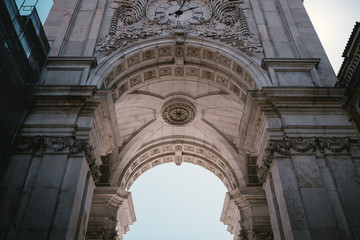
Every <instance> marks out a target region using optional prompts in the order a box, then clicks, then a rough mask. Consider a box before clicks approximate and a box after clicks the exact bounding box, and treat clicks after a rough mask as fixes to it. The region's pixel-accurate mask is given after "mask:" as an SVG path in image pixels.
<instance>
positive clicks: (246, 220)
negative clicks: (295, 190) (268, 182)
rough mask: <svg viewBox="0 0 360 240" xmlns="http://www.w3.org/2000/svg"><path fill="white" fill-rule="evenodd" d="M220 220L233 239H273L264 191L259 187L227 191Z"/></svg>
mask: <svg viewBox="0 0 360 240" xmlns="http://www.w3.org/2000/svg"><path fill="white" fill-rule="evenodd" d="M221 221H222V222H223V223H224V224H226V225H228V231H229V232H230V233H232V234H234V235H235V236H234V239H235V240H260V239H266V240H271V239H273V237H272V230H271V225H270V217H269V210H268V206H267V202H266V197H265V192H264V191H263V190H262V189H261V188H259V187H245V188H239V189H235V190H233V191H231V192H228V193H227V194H226V197H225V203H224V208H223V211H222V214H221Z"/></svg>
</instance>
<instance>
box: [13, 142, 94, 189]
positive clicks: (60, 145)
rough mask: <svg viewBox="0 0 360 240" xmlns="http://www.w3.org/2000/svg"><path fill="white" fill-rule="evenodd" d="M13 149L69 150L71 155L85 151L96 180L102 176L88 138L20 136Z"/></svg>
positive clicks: (18, 150) (21, 150)
mask: <svg viewBox="0 0 360 240" xmlns="http://www.w3.org/2000/svg"><path fill="white" fill-rule="evenodd" d="M13 149H14V151H17V152H23V151H40V150H42V151H50V152H51V151H52V152H66V151H68V152H69V153H70V154H71V155H76V154H80V153H81V152H84V154H85V157H86V160H87V163H88V165H89V168H90V171H91V175H92V177H93V179H94V181H95V182H98V181H99V179H100V176H101V173H100V170H99V164H98V162H97V161H96V156H95V153H94V149H93V147H91V146H90V144H89V143H88V141H87V140H77V139H76V138H75V137H73V136H68V137H54V136H20V137H18V138H17V139H16V141H15V144H14V148H13Z"/></svg>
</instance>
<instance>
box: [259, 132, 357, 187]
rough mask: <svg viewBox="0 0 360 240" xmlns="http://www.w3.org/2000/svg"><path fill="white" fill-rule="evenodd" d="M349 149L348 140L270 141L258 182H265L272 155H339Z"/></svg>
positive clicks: (290, 139)
mask: <svg viewBox="0 0 360 240" xmlns="http://www.w3.org/2000/svg"><path fill="white" fill-rule="evenodd" d="M349 147H350V140H349V138H336V137H333V138H324V137H309V138H302V137H298V138H289V137H284V138H283V139H282V140H271V141H270V143H269V147H268V148H266V149H265V154H264V157H263V160H262V162H263V165H262V166H261V167H259V170H258V174H257V175H258V178H259V181H260V182H265V181H266V177H267V175H268V172H269V170H270V167H271V164H272V162H273V159H274V153H275V152H276V153H278V154H280V155H285V156H286V155H289V156H290V155H291V154H299V153H315V152H316V151H318V152H320V153H341V152H343V151H347V150H348V149H349Z"/></svg>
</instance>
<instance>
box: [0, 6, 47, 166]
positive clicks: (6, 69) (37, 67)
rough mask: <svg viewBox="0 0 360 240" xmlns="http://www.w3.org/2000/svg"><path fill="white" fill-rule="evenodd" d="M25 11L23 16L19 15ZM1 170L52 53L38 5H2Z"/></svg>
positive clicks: (0, 30)
mask: <svg viewBox="0 0 360 240" xmlns="http://www.w3.org/2000/svg"><path fill="white" fill-rule="evenodd" d="M19 9H20V10H22V13H20V11H19ZM0 19H1V22H0V41H1V46H0V48H1V49H0V53H1V56H0V79H1V88H0V123H1V126H2V127H1V129H0V142H1V144H0V169H1V170H2V169H3V167H4V165H5V163H6V162H5V159H6V157H7V155H8V154H9V149H10V146H11V144H12V142H13V140H14V139H13V138H14V136H15V135H16V132H17V130H18V129H19V128H20V125H21V123H22V121H23V120H24V117H25V115H26V113H27V112H28V111H29V109H30V106H31V101H32V98H33V94H34V91H35V87H36V86H37V85H38V84H39V81H40V74H41V71H42V69H43V67H44V64H45V61H46V57H47V54H48V51H49V48H50V47H49V43H48V41H47V38H46V36H45V33H44V30H43V28H42V24H41V22H40V20H39V16H38V15H37V12H36V9H35V6H33V5H31V6H28V5H26V8H25V7H24V5H20V6H18V5H16V3H15V1H13V0H6V1H1V3H0Z"/></svg>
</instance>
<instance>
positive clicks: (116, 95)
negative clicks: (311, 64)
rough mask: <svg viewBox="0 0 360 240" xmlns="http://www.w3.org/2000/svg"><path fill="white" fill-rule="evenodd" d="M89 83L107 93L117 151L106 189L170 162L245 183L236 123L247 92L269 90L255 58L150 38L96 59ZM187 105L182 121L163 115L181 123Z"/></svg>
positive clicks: (221, 47)
mask: <svg viewBox="0 0 360 240" xmlns="http://www.w3.org/2000/svg"><path fill="white" fill-rule="evenodd" d="M87 84H92V85H97V86H98V87H99V88H106V89H110V90H111V98H112V99H111V100H112V102H113V107H112V109H110V111H111V115H112V116H114V119H113V124H112V125H113V129H112V131H113V133H114V136H115V139H116V145H117V147H118V154H117V157H116V159H114V160H113V161H112V163H111V166H110V172H111V179H110V184H111V185H112V186H120V187H121V188H123V189H128V188H129V187H130V186H131V184H132V183H133V181H134V180H135V179H136V178H137V177H138V176H140V174H142V173H143V172H145V171H146V170H148V169H150V168H151V167H153V166H156V165H158V164H161V163H166V162H169V161H173V162H175V163H177V164H179V163H181V162H191V163H194V164H197V165H200V166H203V167H205V168H207V169H208V170H210V171H212V172H213V173H214V174H215V175H216V176H218V177H219V178H220V179H221V180H222V181H223V182H224V184H225V185H226V187H227V188H228V189H229V191H230V190H233V189H235V188H236V187H239V186H245V185H246V179H245V175H246V174H245V173H246V154H245V153H244V152H243V151H242V149H240V148H239V146H238V142H239V138H240V136H239V135H240V132H241V127H242V126H241V124H240V123H241V122H242V117H243V112H244V107H245V105H246V101H247V95H248V91H249V90H254V89H259V88H262V87H263V86H269V85H271V84H270V80H269V78H268V76H267V74H266V73H265V71H264V70H263V69H261V68H260V62H259V61H258V59H254V58H251V57H249V56H247V55H246V54H244V53H242V52H241V51H239V50H235V49H232V48H231V47H229V46H227V45H225V44H219V42H215V41H213V40H205V39H201V40H200V39H197V38H189V39H186V40H185V43H183V44H175V43H174V39H172V38H158V39H151V40H150V39H149V40H144V41H143V42H141V45H133V46H131V47H129V48H127V49H125V50H122V51H121V52H120V51H118V52H114V53H112V54H111V55H109V56H107V57H104V58H102V59H100V60H99V65H98V67H97V68H96V69H94V70H93V72H92V75H91V77H90V78H89V81H88V83H87ZM174 101H175V102H176V104H175V105H176V106H175V105H174V107H173V108H172V110H171V111H172V112H171V111H170V113H165V110H164V109H165V107H166V106H168V105H169V104H170V103H172V102H174ZM179 104H180V105H182V107H179V106H180V105H179ZM170 105H171V104H170ZM190 106H191V107H190ZM190 108H193V110H191V111H193V113H190V115H192V119H191V120H189V121H188V122H186V124H185V123H183V124H180V125H178V124H177V123H176V121H175V123H174V124H173V123H172V122H171V121H168V119H166V117H165V115H167V114H168V115H167V116H170V117H171V116H172V117H173V118H179V121H180V123H181V121H182V117H184V116H185V115H187V114H189V112H187V111H188V109H190ZM171 114H172V115H171ZM182 115H183V116H182ZM179 154H180V155H179Z"/></svg>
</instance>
